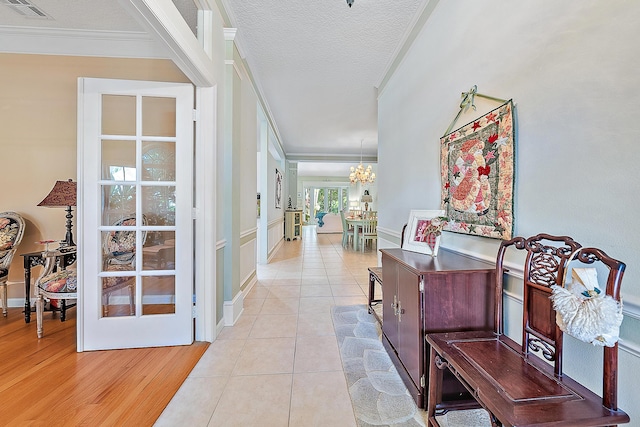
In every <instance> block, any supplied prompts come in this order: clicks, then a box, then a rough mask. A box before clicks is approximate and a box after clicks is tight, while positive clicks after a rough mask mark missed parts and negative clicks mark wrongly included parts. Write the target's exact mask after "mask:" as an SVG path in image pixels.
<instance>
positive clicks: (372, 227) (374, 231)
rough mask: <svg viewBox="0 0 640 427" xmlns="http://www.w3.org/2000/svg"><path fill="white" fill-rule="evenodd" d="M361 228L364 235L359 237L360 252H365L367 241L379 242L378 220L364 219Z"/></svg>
mask: <svg viewBox="0 0 640 427" xmlns="http://www.w3.org/2000/svg"><path fill="white" fill-rule="evenodd" d="M361 227H362V233H360V235H359V236H358V237H359V238H360V250H361V251H362V252H364V248H365V246H366V244H367V241H369V240H371V241H373V240H376V241H377V240H378V219H377V218H371V219H363V220H362V225H361Z"/></svg>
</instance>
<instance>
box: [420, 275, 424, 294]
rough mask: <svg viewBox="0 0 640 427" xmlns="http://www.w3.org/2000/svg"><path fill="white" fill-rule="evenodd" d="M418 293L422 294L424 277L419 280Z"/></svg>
mask: <svg viewBox="0 0 640 427" xmlns="http://www.w3.org/2000/svg"><path fill="white" fill-rule="evenodd" d="M420 292H424V277H423V278H421V279H420Z"/></svg>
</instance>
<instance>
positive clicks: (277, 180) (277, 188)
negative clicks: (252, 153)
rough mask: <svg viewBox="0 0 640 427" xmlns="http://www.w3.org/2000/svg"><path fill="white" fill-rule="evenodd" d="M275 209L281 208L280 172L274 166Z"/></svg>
mask: <svg viewBox="0 0 640 427" xmlns="http://www.w3.org/2000/svg"><path fill="white" fill-rule="evenodd" d="M275 200H276V209H282V172H280V171H279V170H278V169H277V168H276V197H275Z"/></svg>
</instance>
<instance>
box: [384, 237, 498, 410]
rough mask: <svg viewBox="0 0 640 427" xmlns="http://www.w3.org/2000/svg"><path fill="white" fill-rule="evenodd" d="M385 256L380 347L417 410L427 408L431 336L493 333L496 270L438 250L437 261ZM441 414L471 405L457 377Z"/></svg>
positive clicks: (393, 252) (447, 386)
mask: <svg viewBox="0 0 640 427" xmlns="http://www.w3.org/2000/svg"><path fill="white" fill-rule="evenodd" d="M380 252H381V253H382V281H383V284H384V285H383V293H382V303H383V311H382V317H383V318H382V320H383V322H382V332H383V338H382V342H383V344H384V346H385V348H386V349H387V351H388V353H389V355H390V357H391V360H392V361H393V362H394V364H395V366H396V368H397V370H398V373H399V374H400V376H401V377H402V379H403V381H404V383H405V385H406V386H407V389H408V390H409V393H410V394H411V395H412V396H413V398H414V399H415V401H416V403H417V405H418V407H420V408H425V407H426V404H427V402H426V384H425V382H426V380H427V379H428V378H429V373H428V366H429V364H428V356H429V350H430V348H429V345H428V344H427V342H426V340H425V334H426V333H431V332H449V331H471V330H493V329H494V323H495V316H494V298H495V286H494V283H495V265H494V264H493V263H488V262H483V261H479V260H475V259H472V258H470V257H466V256H464V255H461V254H458V253H455V252H452V251H448V250H446V249H440V252H439V253H438V256H437V257H431V256H430V255H424V254H420V253H416V252H409V251H405V250H403V249H381V251H380ZM442 388H443V394H442V399H441V400H442V402H438V408H439V409H446V408H447V407H460V406H465V405H469V404H473V403H472V402H474V401H473V399H472V398H471V396H470V395H469V394H468V393H467V392H466V390H465V388H464V387H463V386H462V384H460V383H459V381H458V380H457V379H456V378H455V377H454V376H453V375H448V376H447V377H445V379H444V381H443V385H442Z"/></svg>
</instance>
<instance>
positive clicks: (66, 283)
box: [35, 250, 78, 338]
mask: <svg viewBox="0 0 640 427" xmlns="http://www.w3.org/2000/svg"><path fill="white" fill-rule="evenodd" d="M61 255H62V254H61V253H60V252H59V251H57V250H45V251H43V252H42V257H43V258H44V260H45V264H44V270H43V272H42V274H41V275H40V277H38V279H36V286H35V291H36V323H37V328H36V333H37V334H38V338H42V337H43V335H44V325H43V313H44V303H45V301H44V300H45V298H47V299H48V300H49V301H51V300H56V301H60V302H61V306H62V308H61V312H62V314H61V315H60V321H64V320H65V316H64V311H65V310H66V307H67V306H68V304H67V301H70V300H77V299H78V278H77V274H76V271H75V270H66V269H65V270H57V271H56V267H57V263H56V260H57V259H58V258H59V257H60V256H61Z"/></svg>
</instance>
